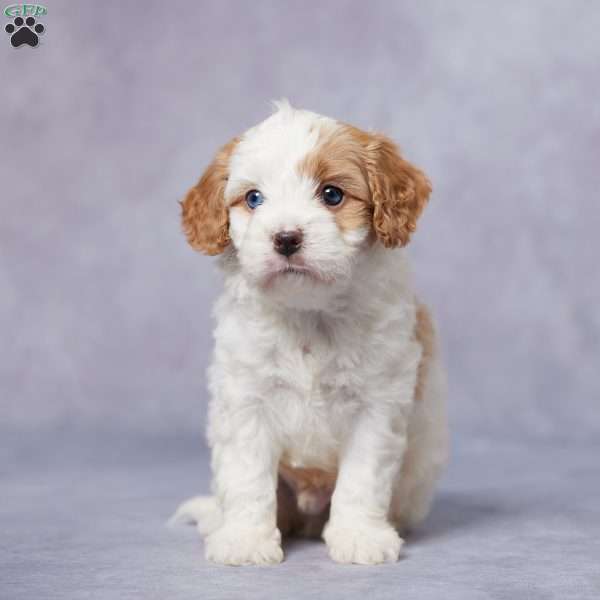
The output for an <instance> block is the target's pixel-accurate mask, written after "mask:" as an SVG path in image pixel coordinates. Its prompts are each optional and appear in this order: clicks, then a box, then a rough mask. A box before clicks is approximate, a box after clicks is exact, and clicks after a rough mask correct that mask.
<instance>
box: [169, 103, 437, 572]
mask: <svg viewBox="0 0 600 600" xmlns="http://www.w3.org/2000/svg"><path fill="white" fill-rule="evenodd" d="M430 191H431V185H430V183H429V181H428V179H427V177H426V176H425V175H424V174H423V173H422V172H421V171H420V170H419V169H417V168H416V167H414V166H413V165H412V164H410V163H409V162H407V161H406V160H405V159H404V158H403V157H402V156H401V154H400V153H399V151H398V148H397V147H396V146H395V145H394V143H393V142H392V141H391V140H389V139H388V138H387V137H385V136H383V135H380V134H375V133H368V132H365V131H361V130H360V129H357V128H355V127H352V126H350V125H347V124H345V123H341V122H339V121H336V120H334V119H330V118H327V117H323V116H320V115H317V114H315V113H312V112H309V111H305V110H297V109H295V108H292V107H291V106H290V105H289V104H288V103H287V102H280V103H277V104H276V111H275V112H274V114H273V115H271V116H270V117H269V118H268V119H266V120H265V121H263V122H262V123H260V124H259V125H257V126H255V127H253V128H252V129H250V130H248V131H247V132H246V133H244V134H243V135H241V136H240V137H237V138H235V139H233V140H231V141H230V142H229V143H228V144H226V145H225V146H223V148H221V150H219V152H218V153H217V155H216V157H215V158H214V160H213V161H212V163H211V164H210V165H209V166H208V168H207V169H206V171H205V172H204V174H203V175H202V177H201V179H200V181H199V182H198V184H197V185H196V186H195V187H193V188H192V189H191V190H190V191H189V193H188V195H187V197H186V198H185V200H184V201H183V203H182V208H183V228H184V231H185V233H186V235H187V238H188V241H189V243H190V244H191V245H192V247H193V248H195V249H197V250H200V251H201V252H204V253H205V254H210V255H216V254H219V255H220V266H221V268H222V271H223V273H224V279H225V289H224V292H223V293H222V295H221V297H220V299H219V301H218V302H217V305H216V309H215V314H216V320H217V324H216V329H215V341H216V343H215V350H214V359H213V362H212V366H211V367H210V369H209V381H210V392H211V396H212V397H211V400H210V405H209V416H208V420H209V424H208V441H209V445H210V447H211V450H212V473H213V480H212V491H213V494H214V495H213V496H206V497H199V498H194V499H192V500H189V501H188V502H186V503H184V504H183V505H182V506H181V507H180V509H179V511H178V513H177V514H176V517H177V518H185V519H189V520H193V521H195V522H197V524H198V528H199V530H200V532H201V533H202V534H203V535H205V536H206V540H205V542H206V543H205V548H206V556H207V558H208V559H210V560H212V561H214V562H217V563H223V564H229V565H243V564H268V563H278V562H280V561H281V560H282V559H283V552H282V549H281V536H282V534H284V535H285V534H290V533H296V534H300V535H308V536H320V535H322V537H323V538H324V539H325V542H326V544H327V548H328V550H329V554H330V556H331V558H332V559H333V560H335V561H338V562H340V563H360V564H376V563H382V562H385V561H395V560H397V558H398V555H399V552H400V548H401V546H402V539H401V538H400V537H399V535H398V531H402V530H403V529H405V528H410V527H411V526H413V525H415V524H416V523H418V522H419V521H421V520H422V519H423V518H424V517H425V515H426V514H427V512H428V510H429V507H430V504H431V500H432V496H433V491H434V486H435V483H436V480H437V478H438V476H439V474H440V471H441V469H442V467H443V466H444V464H445V462H446V457H447V429H446V413H445V400H444V374H443V370H442V367H441V365H440V360H439V355H438V348H437V342H436V335H435V331H434V328H433V326H432V322H431V318H430V316H429V313H428V311H427V309H426V308H425V306H424V305H423V304H421V303H420V301H419V300H418V299H417V297H416V296H415V293H414V291H413V288H412V284H411V280H410V276H409V271H408V268H407V264H406V258H405V255H404V251H403V250H402V247H403V246H405V245H406V244H407V243H408V241H409V239H410V236H411V235H412V233H413V232H414V231H415V225H416V222H417V219H418V217H419V215H420V214H421V211H422V210H423V208H424V206H425V204H426V203H427V199H428V197H429V194H430Z"/></svg>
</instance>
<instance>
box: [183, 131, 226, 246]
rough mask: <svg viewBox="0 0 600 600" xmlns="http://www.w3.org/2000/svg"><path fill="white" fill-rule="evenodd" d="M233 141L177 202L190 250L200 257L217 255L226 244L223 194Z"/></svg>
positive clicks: (219, 152) (220, 152) (219, 153)
mask: <svg viewBox="0 0 600 600" xmlns="http://www.w3.org/2000/svg"><path fill="white" fill-rule="evenodd" d="M237 142H238V140H237V139H233V140H231V141H230V142H229V143H228V144H226V145H225V146H223V147H222V148H221V149H220V150H219V151H218V152H217V154H216V156H215V158H214V159H213V161H212V162H211V163H210V165H209V166H208V167H207V168H206V171H204V174H203V175H202V177H201V178H200V181H199V182H198V183H197V184H196V185H195V186H194V187H193V188H192V189H191V190H190V191H189V192H188V193H187V196H186V197H185V199H184V200H183V202H181V209H182V211H181V220H182V224H183V231H184V233H185V235H186V236H187V239H188V242H189V243H190V245H191V246H192V248H194V249H196V250H199V251H200V252H204V254H209V255H215V254H220V253H221V252H223V250H225V248H227V246H228V245H229V241H230V240H229V216H228V212H227V207H226V206H225V197H224V193H225V186H226V185H227V179H228V177H229V158H230V156H231V154H232V152H233V150H234V149H235V146H236V145H237Z"/></svg>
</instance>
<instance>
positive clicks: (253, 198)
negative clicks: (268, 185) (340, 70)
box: [246, 190, 264, 210]
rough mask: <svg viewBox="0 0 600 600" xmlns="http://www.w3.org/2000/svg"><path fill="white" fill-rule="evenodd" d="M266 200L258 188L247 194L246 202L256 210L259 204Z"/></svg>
mask: <svg viewBox="0 0 600 600" xmlns="http://www.w3.org/2000/svg"><path fill="white" fill-rule="evenodd" d="M263 202H264V198H263V195H262V194H261V193H260V192H259V191H258V190H250V191H249V192H248V193H247V194H246V204H247V205H248V208H251V209H252V210H254V209H255V208H256V207H257V206H260V205H261V204H262V203H263Z"/></svg>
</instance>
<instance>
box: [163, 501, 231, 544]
mask: <svg viewBox="0 0 600 600" xmlns="http://www.w3.org/2000/svg"><path fill="white" fill-rule="evenodd" d="M222 520H223V515H222V513H221V509H220V508H219V505H218V504H217V499H216V498H215V497H214V496H195V497H194V498H190V499H189V500H186V501H185V502H184V503H183V504H181V505H180V506H179V508H178V509H177V510H176V511H175V514H174V515H173V516H172V517H171V518H170V519H169V525H173V524H175V523H194V524H195V525H196V527H197V528H198V531H199V532H200V535H203V536H206V535H209V534H210V533H212V532H213V531H215V529H218V528H219V527H220V526H221V522H222Z"/></svg>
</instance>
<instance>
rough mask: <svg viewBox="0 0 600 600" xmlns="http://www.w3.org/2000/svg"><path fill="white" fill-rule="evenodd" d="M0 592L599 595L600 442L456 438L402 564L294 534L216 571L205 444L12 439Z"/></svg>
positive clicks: (7, 443) (7, 438)
mask: <svg viewBox="0 0 600 600" xmlns="http://www.w3.org/2000/svg"><path fill="white" fill-rule="evenodd" d="M1 440H2V441H1V446H0V450H1V451H2V454H3V455H4V457H6V458H7V459H8V460H6V461H3V463H4V464H3V465H2V467H1V481H2V494H1V497H2V502H1V504H0V532H1V540H0V598H2V599H3V600H4V599H7V600H8V599H10V600H13V599H14V600H16V599H34V598H35V599H51V598H61V599H64V598H75V599H77V598H98V599H102V600H109V599H112V598H119V599H121V598H161V599H162V598H169V599H171V600H178V599H188V598H190V599H191V598H207V599H212V598H265V599H266V598H322V599H325V598H327V599H329V598H332V599H335V598H340V599H341V598H355V597H359V596H361V595H368V597H369V599H370V600H372V599H374V598H419V599H422V600H427V599H430V598H431V599H439V598H445V599H457V600H470V599H488V598H490V599H504V598H506V599H509V598H510V599H515V598H526V599H528V600H538V599H539V600H545V599H547V598H557V599H561V600H566V599H570V598H577V599H582V598H584V599H588V598H589V599H595V598H600V501H599V499H600V477H599V476H598V474H599V471H598V456H599V455H600V453H599V452H598V451H599V450H600V447H591V446H590V444H589V443H587V444H581V445H578V444H577V443H572V442H571V443H564V444H559V443H555V444H551V445H550V444H545V443H544V444H542V443H539V442H538V443H532V444H527V445H526V444H524V443H522V442H521V443H516V442H507V441H497V440H478V441H477V440H470V441H468V442H461V443H460V444H459V445H458V447H457V444H456V443H455V449H454V455H453V460H452V464H451V466H450V468H449V469H448V471H447V473H446V476H445V477H444V480H443V482H442V484H441V486H440V491H439V494H438V498H437V501H436V503H435V506H434V509H433V512H432V514H431V516H430V517H429V519H428V520H427V522H426V523H425V524H424V525H423V526H422V527H421V528H420V529H419V530H418V531H417V532H415V534H413V535H412V536H411V537H410V538H409V539H408V541H407V545H406V546H405V554H404V557H403V558H402V560H401V561H400V562H398V563H397V564H391V565H385V566H379V567H360V566H339V565H336V564H334V563H332V562H331V561H330V560H329V558H328V556H327V553H326V548H325V546H324V544H323V543H320V542H306V541H291V542H288V543H287V544H286V545H285V553H286V558H285V562H284V563H283V564H282V565H280V566H276V567H262V568H260V567H242V568H234V567H221V566H215V565H213V564H210V563H207V562H206V561H205V560H204V558H203V547H202V541H201V540H200V538H199V537H198V536H197V535H196V532H195V530H194V528H192V527H186V526H175V527H169V526H166V525H165V522H166V520H167V518H168V517H169V515H170V513H171V512H172V510H173V509H174V508H175V507H176V505H177V504H178V502H180V501H181V500H183V499H185V498H186V497H188V496H190V495H192V494H195V493H198V492H201V491H205V490H206V489H207V486H208V483H207V481H208V462H207V459H208V456H207V453H206V450H205V449H203V447H202V445H201V442H200V441H196V440H194V441H192V440H190V439H184V440H182V439H156V438H155V439H145V438H134V439H131V438H129V437H128V436H125V435H123V436H115V435H110V436H109V435H102V434H98V433H95V434H87V435H77V436H72V435H67V434H64V435H53V436H51V437H50V438H45V437H44V436H41V437H40V436H38V437H36V438H35V439H34V438H33V437H28V436H17V435H15V434H5V435H3V436H2V438H1Z"/></svg>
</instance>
